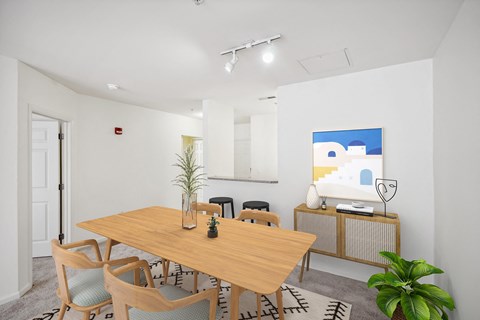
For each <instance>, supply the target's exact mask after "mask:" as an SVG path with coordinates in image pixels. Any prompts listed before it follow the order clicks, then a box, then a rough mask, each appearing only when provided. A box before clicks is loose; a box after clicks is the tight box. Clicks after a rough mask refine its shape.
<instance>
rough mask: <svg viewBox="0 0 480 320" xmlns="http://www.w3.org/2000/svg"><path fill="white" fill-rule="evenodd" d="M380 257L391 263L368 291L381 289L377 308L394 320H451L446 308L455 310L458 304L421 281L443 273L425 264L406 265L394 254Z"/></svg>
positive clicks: (370, 280) (389, 253)
mask: <svg viewBox="0 0 480 320" xmlns="http://www.w3.org/2000/svg"><path fill="white" fill-rule="evenodd" d="M380 255H381V256H382V257H384V258H385V259H387V260H388V261H390V264H389V266H388V267H389V269H390V270H392V271H387V272H385V273H378V274H374V275H373V276H371V277H370V279H369V280H368V287H369V288H372V287H375V288H377V289H378V295H377V306H378V308H380V310H381V311H382V312H383V313H384V314H385V315H386V316H387V317H389V318H391V319H395V320H397V319H398V320H401V319H406V320H448V315H447V313H446V312H445V310H444V308H448V309H449V310H453V309H455V302H454V301H453V299H452V297H451V296H450V295H449V294H448V293H447V292H446V291H444V290H442V289H440V288H439V287H437V286H435V285H433V284H422V283H419V282H418V279H420V278H422V277H425V276H429V275H431V274H439V273H443V271H442V270H441V269H439V268H437V267H434V266H432V265H429V264H427V263H426V262H425V260H413V261H407V260H404V259H402V258H401V257H400V256H398V255H397V254H395V253H393V252H388V251H382V252H380Z"/></svg>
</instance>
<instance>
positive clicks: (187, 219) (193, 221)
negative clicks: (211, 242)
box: [182, 193, 197, 230]
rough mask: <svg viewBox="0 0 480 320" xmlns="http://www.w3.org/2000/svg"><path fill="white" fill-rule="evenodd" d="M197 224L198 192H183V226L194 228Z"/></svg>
mask: <svg viewBox="0 0 480 320" xmlns="http://www.w3.org/2000/svg"><path fill="white" fill-rule="evenodd" d="M196 226H197V194H196V193H193V194H190V195H188V194H186V193H184V194H182V228H184V229H189V230H190V229H193V228H195V227H196Z"/></svg>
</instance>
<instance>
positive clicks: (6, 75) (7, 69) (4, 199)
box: [0, 56, 21, 304]
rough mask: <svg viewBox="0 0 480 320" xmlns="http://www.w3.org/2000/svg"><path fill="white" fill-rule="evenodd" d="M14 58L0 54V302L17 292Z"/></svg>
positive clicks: (15, 87)
mask: <svg viewBox="0 0 480 320" xmlns="http://www.w3.org/2000/svg"><path fill="white" fill-rule="evenodd" d="M17 66H18V64H17V61H15V60H13V59H9V58H6V57H3V56H0V147H1V156H0V177H1V178H0V243H1V248H2V252H1V256H2V257H3V258H2V263H0V275H1V277H2V279H1V283H2V285H1V286H0V304H1V303H4V302H7V301H9V300H12V299H15V298H17V297H18V296H19V294H20V288H21V287H20V283H19V281H18V264H19V259H18V217H17V205H18V204H17V199H18V198H17V168H18V166H17V157H18V155H17V150H18V149H17V83H18V75H17V68H18V67H17Z"/></svg>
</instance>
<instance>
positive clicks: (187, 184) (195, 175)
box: [172, 146, 205, 229]
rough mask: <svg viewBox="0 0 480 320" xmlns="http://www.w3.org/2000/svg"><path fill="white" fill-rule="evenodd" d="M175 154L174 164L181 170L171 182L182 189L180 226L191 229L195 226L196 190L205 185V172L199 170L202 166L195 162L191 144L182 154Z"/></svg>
mask: <svg viewBox="0 0 480 320" xmlns="http://www.w3.org/2000/svg"><path fill="white" fill-rule="evenodd" d="M176 156H177V163H175V164H174V166H175V167H179V168H180V169H181V172H180V174H179V175H177V177H176V178H175V179H174V180H173V181H172V182H174V185H175V186H179V187H180V188H181V189H182V191H183V194H182V227H183V228H184V229H193V228H195V227H196V226H197V209H196V207H197V206H196V202H197V191H198V190H200V189H201V188H202V187H203V186H205V184H204V181H205V174H204V173H202V170H201V169H203V167H202V166H201V165H198V164H197V163H196V160H195V155H194V150H193V146H188V147H186V148H185V149H184V150H183V154H182V155H179V154H176Z"/></svg>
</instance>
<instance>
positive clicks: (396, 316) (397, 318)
mask: <svg viewBox="0 0 480 320" xmlns="http://www.w3.org/2000/svg"><path fill="white" fill-rule="evenodd" d="M392 320H407V318H406V317H405V315H404V314H403V310H402V306H401V305H400V303H398V305H397V309H395V312H394V313H393V316H392Z"/></svg>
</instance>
